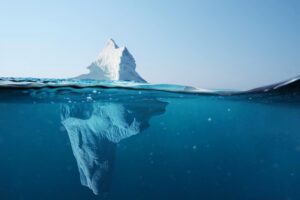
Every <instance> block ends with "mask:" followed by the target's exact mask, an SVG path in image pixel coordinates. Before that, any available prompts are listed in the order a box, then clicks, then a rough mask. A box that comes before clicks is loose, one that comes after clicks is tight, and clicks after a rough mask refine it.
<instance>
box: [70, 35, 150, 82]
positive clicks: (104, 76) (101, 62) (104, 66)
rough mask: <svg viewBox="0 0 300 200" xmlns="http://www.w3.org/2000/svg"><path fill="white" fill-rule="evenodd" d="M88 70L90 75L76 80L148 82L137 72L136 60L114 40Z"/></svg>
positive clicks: (110, 41)
mask: <svg viewBox="0 0 300 200" xmlns="http://www.w3.org/2000/svg"><path fill="white" fill-rule="evenodd" d="M87 69H88V70H89V73H87V74H82V75H80V76H77V77H75V79H92V80H111V81H135V82H142V83H145V82H146V81H145V80H144V79H143V78H142V77H141V76H140V75H139V74H138V73H137V72H136V63H135V59H134V58H133V56H132V55H131V53H130V52H129V51H128V49H127V48H126V47H125V46H123V47H119V46H118V45H117V44H116V43H115V41H114V40H113V39H110V40H109V41H108V42H107V45H106V47H105V48H104V49H103V50H102V51H101V52H100V54H99V56H98V57H97V59H96V61H94V62H92V63H91V64H90V65H89V66H88V67H87Z"/></svg>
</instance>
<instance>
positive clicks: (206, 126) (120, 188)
mask: <svg viewBox="0 0 300 200" xmlns="http://www.w3.org/2000/svg"><path fill="white" fill-rule="evenodd" d="M299 95H300V93H299V85H297V84H293V85H288V86H285V87H283V88H280V89H278V90H273V91H270V92H260V91H259V92H252V93H251V92H249V93H241V94H232V95H229V94H228V95H219V94H211V93H185V92H179V91H177V92H166V91H160V90H156V89H154V90H145V88H140V89H139V88H134V89H133V88H131V89H130V88H110V87H109V88H105V87H104V88H103V87H95V86H89V87H84V88H79V87H71V86H64V87H62V86H61V87H53V88H52V87H43V88H32V87H1V88H0V199H1V200H15V199H16V200H40V199H43V200H48V199H49V200H50V199H51V200H54V199H55V200H66V199H74V200H77V199H78V200H79V199H80V200H90V199H91V200H92V199H107V200H120V199H124V200H133V199H137V200H150V199H151V200H154V199H157V200H165V199H172V200H177V199H178V200H182V199H186V200H189V199H191V200H199V199H204V200H220V199H222V200H227V199H228V200H257V199H264V200H277V199H278V200H298V199H300V129H299V125H300V101H299V99H300V98H299Z"/></svg>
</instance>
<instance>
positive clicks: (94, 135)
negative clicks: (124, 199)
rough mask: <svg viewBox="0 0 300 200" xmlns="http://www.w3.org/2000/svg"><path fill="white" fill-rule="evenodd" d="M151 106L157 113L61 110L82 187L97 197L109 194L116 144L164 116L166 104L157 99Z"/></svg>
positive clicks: (92, 106)
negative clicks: (152, 119)
mask: <svg viewBox="0 0 300 200" xmlns="http://www.w3.org/2000/svg"><path fill="white" fill-rule="evenodd" d="M148 103H153V105H155V106H154V109H151V110H149V109H148V108H146V107H136V106H135V105H130V104H126V105H125V104H121V103H85V104H66V105H64V106H62V108H61V118H62V124H63V125H64V127H65V128H66V130H67V132H68V135H69V138H70V142H71V146H72V151H73V154H74V156H75V159H76V161H77V165H78V169H79V174H80V180H81V184H82V185H84V186H87V187H89V188H90V189H91V190H92V191H93V193H94V194H96V195H98V194H102V193H105V192H108V190H109V187H110V182H111V176H112V170H113V166H114V158H115V151H116V144H117V143H118V142H120V141H121V140H123V139H126V138H129V137H131V136H133V135H136V134H138V133H140V132H141V131H142V130H144V129H146V128H147V127H148V126H149V123H148V121H149V120H150V118H151V117H152V116H154V115H156V114H162V113H164V112H165V107H166V105H167V103H165V102H161V101H158V100H156V99H152V100H151V102H149V101H148ZM138 105H140V104H138Z"/></svg>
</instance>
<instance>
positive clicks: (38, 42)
mask: <svg viewBox="0 0 300 200" xmlns="http://www.w3.org/2000/svg"><path fill="white" fill-rule="evenodd" d="M99 8H101V9H99ZM299 8H300V3H299V2H298V1H294V0H289V1H267V2H261V1H251V2H247V1H216V2H211V1H186V2H185V3H184V2H172V1H166V2H160V1H151V2H147V3H146V2H138V3H131V2H126V3H124V2H120V1H119V2H117V1H115V2H106V1H88V2H85V3H84V2H80V1H75V2H73V1H65V2H60V1H46V2H45V3H43V4H38V3H37V2H35V1H34V0H31V1H28V2H20V3H18V4H15V3H13V2H2V4H1V8H0V11H1V12H0V25H1V30H2V31H1V32H0V55H1V59H0V77H37V78H70V77H74V76H77V75H79V74H83V73H86V72H87V69H86V67H87V66H88V65H90V63H91V62H92V61H94V60H95V58H96V57H97V55H98V54H99V52H100V51H101V49H102V48H103V47H104V46H105V44H106V42H107V40H108V39H110V38H113V39H114V40H115V41H116V43H117V44H118V45H119V46H126V47H127V48H128V49H129V51H130V52H131V54H132V55H133V57H134V58H135V60H136V63H137V71H138V73H139V74H140V75H141V76H142V77H144V78H145V79H146V80H147V81H148V82H150V83H169V84H181V85H189V86H195V87H199V88H208V89H242V90H244V89H250V88H255V87H259V86H263V85H268V84H272V83H276V82H280V81H283V80H286V79H289V78H292V77H296V76H298V75H300V55H299V49H300V40H299V35H300V26H299V19H300V17H299V14H298V13H299ZM98 9H99V10H98ZM152 10H155V12H152ZM53 13H55V15H54V14H53Z"/></svg>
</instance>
